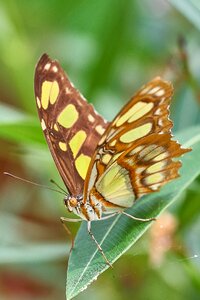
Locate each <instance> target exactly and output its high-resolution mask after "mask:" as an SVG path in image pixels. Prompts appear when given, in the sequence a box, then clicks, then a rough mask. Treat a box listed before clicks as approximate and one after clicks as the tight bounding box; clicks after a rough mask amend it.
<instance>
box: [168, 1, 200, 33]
mask: <svg viewBox="0 0 200 300" xmlns="http://www.w3.org/2000/svg"><path fill="white" fill-rule="evenodd" d="M169 2H170V3H171V4H172V5H173V6H174V7H175V8H176V9H177V10H178V11H179V12H180V13H181V14H183V15H184V16H185V17H186V18H187V19H188V20H189V21H190V22H191V23H192V24H193V25H194V26H195V27H196V28H198V29H199V30H200V2H199V1H195V0H182V1H177V0H169Z"/></svg>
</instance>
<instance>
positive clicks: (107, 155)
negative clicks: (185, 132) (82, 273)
mask: <svg viewBox="0 0 200 300" xmlns="http://www.w3.org/2000/svg"><path fill="white" fill-rule="evenodd" d="M172 94H173V87H172V85H171V83H169V82H166V81H164V80H162V79H161V78H160V77H156V78H154V79H153V80H152V81H150V82H149V83H147V84H146V85H144V86H143V87H142V88H141V89H140V90H139V91H138V92H136V93H135V95H134V96H133V97H132V98H131V99H130V101H129V102H128V103H127V104H126V105H125V106H124V107H123V108H122V109H121V111H120V112H119V113H118V114H117V116H116V117H115V118H114V120H113V121H112V122H110V123H109V122H107V121H106V120H104V119H103V118H102V117H101V116H100V115H99V114H98V113H97V112H96V111H95V110H94V108H93V106H92V105H91V104H88V103H87V101H86V100H85V98H84V97H83V96H82V95H81V94H80V93H79V91H78V90H76V89H75V87H74V86H73V84H72V83H71V82H70V81H69V79H68V77H67V75H66V74H65V72H64V71H63V69H62V68H61V66H60V64H59V63H58V62H57V61H55V60H51V59H50V58H49V57H48V55H46V54H44V55H43V56H42V57H41V58H40V60H39V62H38V64H37V67H36V71H35V96H36V104H37V108H38V114H39V117H40V122H41V126H42V129H43V132H44V135H45V137H46V140H47V143H48V146H49V149H50V151H51V153H52V156H53V158H54V161H55V163H56V166H57V168H58V171H59V173H60V175H61V177H62V179H63V182H64V184H65V186H66V189H67V191H68V193H67V196H66V197H65V199H64V203H65V206H66V207H67V208H68V210H69V211H70V212H73V213H75V214H76V215H78V216H79V217H80V218H81V219H83V220H86V221H88V231H89V233H90V235H91V237H92V238H93V240H94V241H95V243H96V244H97V247H98V249H99V250H100V251H101V252H102V254H103V251H102V249H101V247H100V246H99V244H98V243H97V241H96V240H95V238H94V236H93V235H92V234H91V230H90V226H91V225H90V223H91V221H94V220H100V219H103V218H104V219H105V218H107V217H105V216H104V215H106V214H110V215H113V214H115V213H124V214H126V215H127V216H128V214H127V213H125V212H124V211H125V209H126V208H129V207H131V206H132V205H133V204H134V202H135V201H136V200H138V199H140V198H141V197H142V196H144V195H147V194H149V193H153V192H156V191H159V189H160V188H161V187H162V186H163V185H165V184H166V183H167V182H169V181H171V180H173V179H175V178H177V177H178V176H179V174H178V171H179V168H180V167H181V162H180V161H177V160H176V159H175V158H177V157H179V156H181V155H182V154H184V153H186V152H188V151H190V150H191V149H183V148H182V147H181V145H180V144H179V143H178V142H176V141H174V140H172V135H171V128H172V126H173V123H172V121H171V120H170V119H169V105H170V101H171V97H172ZM148 220H150V219H148ZM103 256H104V254H103ZM104 258H105V256H104ZM105 259H106V258H105ZM106 261H107V259H106ZM107 262H108V261H107Z"/></svg>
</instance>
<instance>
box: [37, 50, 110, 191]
mask: <svg viewBox="0 0 200 300" xmlns="http://www.w3.org/2000/svg"><path fill="white" fill-rule="evenodd" d="M35 96H36V103H37V108H38V113H39V117H40V121H41V126H42V129H43V131H44V134H45V137H46V140H47V142H48V145H49V148H50V150H51V153H52V156H53V158H54V161H55V163H56V166H57V168H58V171H59V172H60V175H61V177H62V179H63V181H64V183H65V185H66V187H67V189H68V190H69V192H70V194H72V195H73V196H76V195H79V194H82V193H83V186H84V180H85V177H86V174H87V170H88V166H89V163H90V160H91V156H92V155H93V153H94V151H95V149H96V146H97V143H98V142H99V140H100V138H101V137H102V134H103V133H104V131H105V128H106V127H107V124H108V123H107V122H106V121H105V120H104V119H103V118H102V117H101V116H100V115H98V114H97V113H96V111H94V109H93V106H92V105H91V104H88V103H87V102H86V101H85V99H84V97H83V96H82V95H81V94H80V93H79V91H78V90H77V89H75V88H74V86H73V85H72V83H71V82H70V81H69V79H68V77H67V75H66V74H65V73H64V71H63V70H62V68H61V67H60V65H59V63H58V62H57V61H54V60H51V59H50V58H49V57H48V56H47V55H46V54H44V55H43V56H42V57H41V59H40V60H39V62H38V64H37V66H36V71H35Z"/></svg>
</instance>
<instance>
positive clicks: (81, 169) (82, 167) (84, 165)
mask: <svg viewBox="0 0 200 300" xmlns="http://www.w3.org/2000/svg"><path fill="white" fill-rule="evenodd" d="M90 160H91V158H90V157H89V156H87V155H84V154H81V155H79V157H78V158H77V159H76V160H75V166H76V169H77V172H78V173H79V175H80V176H81V178H83V179H85V177H86V175H87V170H88V167H89V164H90Z"/></svg>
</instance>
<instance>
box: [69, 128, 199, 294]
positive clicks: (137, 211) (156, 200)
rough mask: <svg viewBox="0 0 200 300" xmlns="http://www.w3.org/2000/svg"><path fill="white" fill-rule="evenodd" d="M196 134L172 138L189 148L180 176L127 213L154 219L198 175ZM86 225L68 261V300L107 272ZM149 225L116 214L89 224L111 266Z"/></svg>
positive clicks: (191, 130) (196, 129) (83, 225)
mask: <svg viewBox="0 0 200 300" xmlns="http://www.w3.org/2000/svg"><path fill="white" fill-rule="evenodd" d="M189 132H190V135H189ZM199 132H200V128H199V127H198V128H197V127H196V128H191V129H190V131H189V130H188V131H187V132H186V133H185V134H184V133H183V134H179V135H178V136H177V135H176V137H178V139H179V140H180V141H181V142H184V143H185V144H184V146H185V147H189V146H191V147H192V148H193V151H192V152H190V153H187V154H186V155H185V156H184V157H183V158H182V162H183V167H182V168H181V172H180V173H181V177H180V178H179V179H177V180H174V181H172V182H171V183H169V184H167V185H166V186H165V187H163V188H162V189H161V191H160V192H157V193H153V194H151V195H148V196H145V197H143V198H142V199H141V200H139V201H138V202H136V203H135V204H134V205H133V207H132V208H130V209H128V210H127V212H128V213H130V214H131V215H133V216H136V217H141V218H149V217H156V216H158V215H159V213H160V212H161V211H163V209H164V208H166V207H167V206H168V205H169V204H170V203H172V202H173V201H174V200H175V199H177V198H178V197H179V196H180V194H181V192H182V191H183V190H184V189H186V188H187V186H188V185H189V184H190V183H191V182H192V181H193V180H194V179H195V177H197V176H198V174H199V173H200V134H199ZM188 135H189V138H188ZM86 225H87V224H86V222H83V223H82V225H81V227H80V229H79V232H78V234H77V237H76V240H75V245H74V249H73V251H72V253H71V255H70V258H69V264H68V272H67V292H66V293H67V299H68V300H70V299H72V298H73V297H75V296H76V295H77V294H79V293H80V292H81V291H83V290H84V289H86V288H87V286H88V285H89V284H90V283H91V282H92V281H94V280H96V279H97V277H98V276H99V275H100V274H101V273H102V272H104V271H105V270H106V269H108V265H107V264H106V263H105V261H104V259H103V257H102V255H101V254H100V253H99V251H98V250H97V247H96V245H95V244H94V242H93V241H92V240H91V238H90V236H89V234H88V232H87V226H86ZM149 226H150V223H147V222H137V221H134V220H132V219H130V218H128V217H126V216H124V215H118V216H117V217H113V218H111V219H108V220H104V221H98V222H92V232H93V234H94V236H95V238H96V239H97V241H98V242H99V244H100V245H101V247H102V249H103V251H104V253H105V255H106V257H107V258H108V260H109V261H110V262H111V263H113V262H115V261H116V260H117V259H118V258H119V257H120V256H121V255H122V254H123V253H124V252H125V251H127V250H128V249H129V248H130V247H131V246H132V245H133V244H134V243H135V242H136V241H137V240H138V239H139V237H140V236H141V235H142V234H143V233H144V232H145V231H146V230H147V228H148V227H149Z"/></svg>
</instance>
